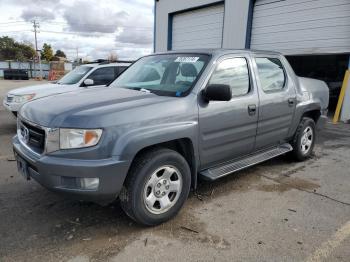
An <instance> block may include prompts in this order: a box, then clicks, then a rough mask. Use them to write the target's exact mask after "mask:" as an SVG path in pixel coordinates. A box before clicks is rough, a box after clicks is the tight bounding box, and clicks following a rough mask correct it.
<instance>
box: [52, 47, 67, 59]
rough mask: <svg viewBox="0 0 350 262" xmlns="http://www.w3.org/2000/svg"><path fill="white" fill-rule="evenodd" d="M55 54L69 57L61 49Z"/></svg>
mask: <svg viewBox="0 0 350 262" xmlns="http://www.w3.org/2000/svg"><path fill="white" fill-rule="evenodd" d="M55 56H57V57H64V58H67V56H66V54H65V53H64V52H63V51H62V50H60V49H58V50H57V51H56V53H55Z"/></svg>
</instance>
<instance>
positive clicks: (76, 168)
mask: <svg viewBox="0 0 350 262" xmlns="http://www.w3.org/2000/svg"><path fill="white" fill-rule="evenodd" d="M12 142H13V149H14V152H15V154H16V155H18V156H19V157H20V158H22V159H23V160H24V161H25V162H26V163H27V166H28V174H29V177H30V178H32V179H34V180H36V181H37V182H38V183H40V184H41V185H42V186H44V187H46V188H47V189H49V190H52V191H56V192H60V193H64V194H65V195H69V196H70V197H73V198H75V199H79V200H86V201H92V202H96V203H103V204H105V203H108V202H112V201H113V200H115V199H116V198H117V196H118V194H119V192H120V190H121V188H122V185H123V183H124V179H125V177H126V174H127V172H128V169H129V166H130V162H129V161H124V160H120V159H119V158H118V157H114V158H109V159H101V160H80V159H66V158H61V157H53V156H49V155H43V156H38V155H36V154H33V153H32V152H31V151H30V150H28V149H27V148H26V147H24V146H23V145H22V144H21V142H20V141H19V139H18V137H17V136H15V137H14V138H13V141H12ZM79 178H99V186H98V188H97V189H96V190H87V189H81V188H80V187H79V186H78V185H76V184H75V183H72V181H73V182H74V181H75V179H79ZM67 181H69V183H67Z"/></svg>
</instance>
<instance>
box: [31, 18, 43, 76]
mask: <svg viewBox="0 0 350 262" xmlns="http://www.w3.org/2000/svg"><path fill="white" fill-rule="evenodd" d="M32 23H33V28H34V38H35V54H36V56H35V57H36V58H38V59H39V70H40V80H42V78H43V71H42V69H41V54H40V52H39V51H40V50H38V40H37V36H36V34H37V30H38V29H39V28H40V25H39V23H38V22H37V21H36V20H35V19H34V20H33V21H32ZM34 71H35V61H34Z"/></svg>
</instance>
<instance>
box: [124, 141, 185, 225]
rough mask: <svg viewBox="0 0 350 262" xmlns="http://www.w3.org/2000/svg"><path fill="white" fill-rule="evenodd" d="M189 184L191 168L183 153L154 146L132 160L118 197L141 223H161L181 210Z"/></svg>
mask: <svg viewBox="0 0 350 262" xmlns="http://www.w3.org/2000/svg"><path fill="white" fill-rule="evenodd" d="M190 186H191V171H190V167H189V165H188V163H187V161H186V160H185V159H184V157H183V156H182V155H180V154H179V153H177V152H176V151H173V150H170V149H163V148H158V149H152V150H149V151H146V152H145V153H143V154H142V155H140V156H139V157H137V159H135V161H134V162H133V164H132V166H131V169H130V171H129V173H128V176H127V178H126V180H125V183H124V186H123V188H122V190H121V193H120V196H119V198H120V203H121V207H122V209H123V210H124V211H125V213H126V214H127V215H128V216H129V217H130V218H132V219H133V220H135V221H136V222H137V223H139V224H142V225H146V226H155V225H159V224H161V223H163V222H165V221H168V220H170V219H171V218H173V217H174V216H176V214H177V213H178V212H179V211H180V209H181V207H182V206H183V204H184V203H185V201H186V199H187V197H188V194H189V192H190Z"/></svg>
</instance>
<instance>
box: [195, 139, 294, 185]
mask: <svg viewBox="0 0 350 262" xmlns="http://www.w3.org/2000/svg"><path fill="white" fill-rule="evenodd" d="M292 150H293V147H292V146H291V145H290V144H288V143H285V144H282V145H279V146H278V147H274V148H270V149H268V150H264V151H260V152H258V153H255V154H253V155H249V156H248V157H245V158H243V159H240V160H236V161H233V162H226V163H225V164H223V165H220V166H216V167H213V168H209V169H206V170H204V171H202V172H200V175H201V176H202V177H203V178H204V179H206V180H211V181H213V180H216V179H218V178H221V177H223V176H226V175H228V174H231V173H234V172H237V171H239V170H242V169H244V168H247V167H250V166H253V165H255V164H258V163H261V162H264V161H266V160H269V159H271V158H274V157H276V156H279V155H283V154H285V153H287V152H289V151H292Z"/></svg>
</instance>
